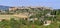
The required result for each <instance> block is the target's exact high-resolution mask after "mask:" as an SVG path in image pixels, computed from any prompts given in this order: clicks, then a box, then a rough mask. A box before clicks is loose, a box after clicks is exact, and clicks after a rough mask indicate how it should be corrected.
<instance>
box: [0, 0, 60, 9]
mask: <svg viewBox="0 0 60 28" xmlns="http://www.w3.org/2000/svg"><path fill="white" fill-rule="evenodd" d="M0 5H4V6H46V7H52V8H54V9H60V0H0Z"/></svg>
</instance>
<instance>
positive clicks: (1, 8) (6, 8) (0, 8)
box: [0, 5, 10, 10]
mask: <svg viewBox="0 0 60 28" xmlns="http://www.w3.org/2000/svg"><path fill="white" fill-rule="evenodd" d="M9 8H10V7H9V6H3V5H0V10H8V9H9Z"/></svg>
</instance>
